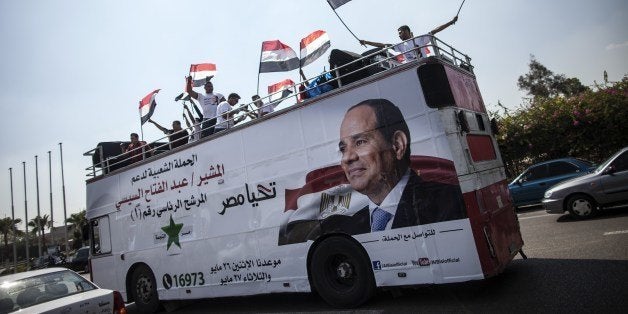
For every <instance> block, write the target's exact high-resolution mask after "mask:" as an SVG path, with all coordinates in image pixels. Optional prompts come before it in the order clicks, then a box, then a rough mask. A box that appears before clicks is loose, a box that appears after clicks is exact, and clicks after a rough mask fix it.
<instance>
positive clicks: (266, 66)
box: [259, 40, 299, 73]
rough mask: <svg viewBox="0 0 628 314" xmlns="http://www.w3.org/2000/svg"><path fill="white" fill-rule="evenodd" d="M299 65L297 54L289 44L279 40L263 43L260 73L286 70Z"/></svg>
mask: <svg viewBox="0 0 628 314" xmlns="http://www.w3.org/2000/svg"><path fill="white" fill-rule="evenodd" d="M298 67H299V58H297V54H296V53H295V52H294V50H292V48H290V47H289V46H288V45H286V44H284V43H282V42H280V41H279V40H271V41H265V42H263V43H262V55H261V57H260V64H259V73H268V72H285V71H291V70H294V69H296V68H298Z"/></svg>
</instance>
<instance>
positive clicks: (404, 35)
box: [360, 16, 458, 62]
mask: <svg viewBox="0 0 628 314" xmlns="http://www.w3.org/2000/svg"><path fill="white" fill-rule="evenodd" d="M456 21H458V16H455V17H454V18H453V19H452V20H451V21H449V22H447V23H445V24H443V25H441V26H439V27H437V28H435V29H433V30H431V31H430V32H429V33H427V35H435V34H436V33H438V32H440V31H442V30H444V29H445V28H447V27H449V26H451V25H453V24H456ZM397 33H398V34H399V39H401V40H403V42H402V43H400V44H397V45H395V46H394V47H392V48H393V49H394V50H395V51H396V52H398V53H400V54H403V60H401V62H409V61H412V60H414V59H416V58H417V56H418V57H419V58H421V57H426V56H429V54H430V50H431V49H433V47H429V46H430V45H431V36H419V37H417V38H414V34H413V33H412V31H411V30H410V27H409V26H408V25H402V26H400V27H399V28H398V29H397ZM412 38H414V39H412ZM360 44H362V45H370V46H373V47H378V48H384V47H390V46H392V44H382V43H378V42H373V41H368V40H363V39H361V40H360ZM419 47H422V48H420V49H419ZM420 50H423V51H420Z"/></svg>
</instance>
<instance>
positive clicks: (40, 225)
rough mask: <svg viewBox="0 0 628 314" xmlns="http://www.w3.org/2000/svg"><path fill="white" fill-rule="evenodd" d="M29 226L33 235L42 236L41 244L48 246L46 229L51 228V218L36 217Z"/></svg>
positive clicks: (46, 216) (45, 216)
mask: <svg viewBox="0 0 628 314" xmlns="http://www.w3.org/2000/svg"><path fill="white" fill-rule="evenodd" d="M28 226H29V227H31V233H32V234H33V235H37V234H40V236H41V243H43V244H44V245H46V228H47V227H50V216H48V215H44V216H43V217H40V216H35V218H33V219H32V220H31V221H29V222H28Z"/></svg>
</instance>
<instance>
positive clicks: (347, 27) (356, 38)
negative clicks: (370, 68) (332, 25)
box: [327, 1, 366, 48]
mask: <svg viewBox="0 0 628 314" xmlns="http://www.w3.org/2000/svg"><path fill="white" fill-rule="evenodd" d="M327 3H328V4H329V6H330V7H331V10H332V11H334V14H336V16H337V17H338V19H339V20H340V22H341V23H342V25H344V26H345V28H346V29H347V30H348V31H349V33H351V35H353V37H355V40H357V41H358V42H360V39H359V38H358V36H356V35H355V34H354V33H353V32H352V31H351V29H349V26H347V24H345V21H343V20H342V18H341V17H340V15H338V12H336V9H334V7H333V6H332V5H331V3H329V1H327ZM362 46H364V47H365V48H366V45H364V44H362Z"/></svg>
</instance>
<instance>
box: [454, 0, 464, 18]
mask: <svg viewBox="0 0 628 314" xmlns="http://www.w3.org/2000/svg"><path fill="white" fill-rule="evenodd" d="M465 1H466V0H462V3H461V4H460V8H458V13H456V17H458V15H459V14H460V10H462V5H463V4H464V2H465Z"/></svg>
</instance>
